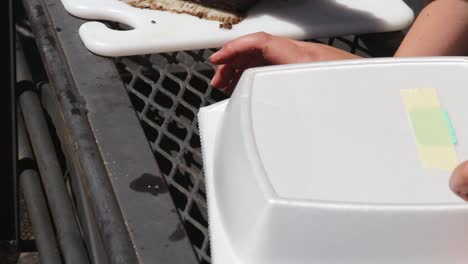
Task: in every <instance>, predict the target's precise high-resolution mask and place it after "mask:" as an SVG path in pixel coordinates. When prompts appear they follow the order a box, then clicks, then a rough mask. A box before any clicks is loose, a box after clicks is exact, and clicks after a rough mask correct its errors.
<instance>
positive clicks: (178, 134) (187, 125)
mask: <svg viewBox="0 0 468 264" xmlns="http://www.w3.org/2000/svg"><path fill="white" fill-rule="evenodd" d="M313 41H314V42H321V43H326V44H328V45H333V46H335V47H338V48H341V49H343V50H346V51H350V52H352V53H356V54H358V55H360V56H364V57H369V56H370V55H371V54H370V52H369V51H368V50H367V49H366V48H365V46H364V44H363V43H362V42H361V40H360V39H359V38H358V37H355V36H350V37H340V38H331V39H325V40H313ZM215 51H216V50H214V49H206V50H196V51H181V52H173V53H164V54H153V55H147V56H132V57H124V58H118V59H117V60H116V64H117V68H118V70H119V72H120V74H121V78H122V80H123V82H124V83H125V86H126V88H127V91H128V93H129V96H130V99H131V101H132V104H133V107H134V108H135V110H136V112H137V114H138V116H139V118H140V121H141V125H142V127H143V129H144V131H145V134H146V137H147V139H148V141H149V142H150V144H151V147H152V149H153V152H154V154H155V157H156V160H157V163H158V165H159V167H160V169H161V172H162V173H163V175H164V176H165V178H166V181H167V183H168V185H169V188H170V193H171V195H172V198H173V199H174V202H175V204H176V207H177V209H178V210H179V213H180V216H181V218H182V220H183V223H184V226H185V229H186V231H187V234H188V236H189V238H190V241H191V242H192V245H193V247H194V249H195V252H196V253H197V256H198V259H199V261H200V263H210V262H211V260H210V245H209V236H208V221H207V204H206V193H205V182H204V177H203V166H202V164H203V163H202V155H201V151H200V136H199V132H198V126H197V113H198V110H199V109H200V107H203V106H206V105H210V104H212V103H215V102H218V101H221V100H224V99H226V98H227V96H226V95H225V94H224V93H223V92H221V91H219V90H217V89H213V88H212V87H211V86H210V85H209V83H210V80H211V78H212V76H213V74H214V69H215V66H214V65H212V64H211V63H210V62H209V61H208V58H209V56H210V55H211V54H212V53H214V52H215Z"/></svg>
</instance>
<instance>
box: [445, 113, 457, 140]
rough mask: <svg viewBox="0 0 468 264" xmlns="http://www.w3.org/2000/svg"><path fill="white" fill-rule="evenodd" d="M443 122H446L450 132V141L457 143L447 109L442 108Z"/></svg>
mask: <svg viewBox="0 0 468 264" xmlns="http://www.w3.org/2000/svg"><path fill="white" fill-rule="evenodd" d="M443 113H444V118H445V123H446V124H447V128H448V129H449V132H450V138H451V139H452V143H453V144H454V145H456V144H457V143H458V141H457V136H455V129H453V126H452V122H450V117H449V114H448V112H447V110H443Z"/></svg>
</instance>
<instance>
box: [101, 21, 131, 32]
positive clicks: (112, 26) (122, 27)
mask: <svg viewBox="0 0 468 264" xmlns="http://www.w3.org/2000/svg"><path fill="white" fill-rule="evenodd" d="M100 22H102V23H103V24H104V25H106V26H107V27H108V28H110V29H113V30H117V31H128V30H133V29H134V28H133V27H131V26H129V25H127V24H123V23H119V22H114V21H100Z"/></svg>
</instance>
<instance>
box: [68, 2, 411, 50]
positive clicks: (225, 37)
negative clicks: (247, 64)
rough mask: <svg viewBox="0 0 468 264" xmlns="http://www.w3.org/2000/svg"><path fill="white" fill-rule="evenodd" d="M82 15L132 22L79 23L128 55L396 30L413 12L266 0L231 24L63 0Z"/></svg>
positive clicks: (399, 7) (88, 36) (99, 45)
mask: <svg viewBox="0 0 468 264" xmlns="http://www.w3.org/2000/svg"><path fill="white" fill-rule="evenodd" d="M62 3H63V5H64V6H65V9H66V10H67V11H68V12H69V13H71V14H72V15H74V16H77V17H81V18H85V19H96V20H109V21H116V22H120V23H123V24H127V25H129V26H131V27H132V28H134V29H133V30H128V31H117V30H112V29H109V28H108V27H106V26H105V25H104V24H102V23H100V22H88V23H85V24H83V25H82V26H81V28H80V36H81V39H82V40H83V42H84V44H85V45H86V47H87V48H88V49H89V50H90V51H91V52H94V53H96V54H99V55H104V56H127V55H137V54H149V53H158V52H170V51H178V50H190V49H202V48H216V47H221V46H222V45H223V44H224V43H226V42H227V41H229V40H232V39H235V38H237V37H239V36H242V35H245V34H249V33H254V32H258V31H265V32H268V33H271V34H274V35H279V36H285V37H290V38H295V39H308V38H319V37H331V36H339V35H348V34H361V33H373V32H385V31H394V30H400V29H403V28H405V27H407V26H409V25H410V23H411V22H412V21H413V17H414V14H413V12H412V11H411V9H410V8H409V7H408V6H407V5H406V4H405V3H404V2H403V1H402V0H383V1H378V0H264V1H263V2H261V3H260V4H258V5H257V6H255V7H254V8H253V9H252V10H251V11H250V13H249V15H248V17H247V18H246V19H245V20H244V21H242V22H241V23H239V24H237V25H235V26H234V27H233V29H231V30H226V29H221V28H219V24H220V23H219V22H217V21H208V20H204V19H199V18H197V17H194V16H190V15H186V14H175V13H170V12H163V11H156V10H142V9H138V8H134V7H131V6H129V5H127V4H126V3H123V2H121V1H119V0H62Z"/></svg>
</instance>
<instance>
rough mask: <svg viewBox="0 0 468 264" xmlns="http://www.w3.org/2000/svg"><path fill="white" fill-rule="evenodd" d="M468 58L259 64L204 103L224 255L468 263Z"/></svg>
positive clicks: (246, 260)
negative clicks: (467, 198) (466, 183)
mask: <svg viewBox="0 0 468 264" xmlns="http://www.w3.org/2000/svg"><path fill="white" fill-rule="evenodd" d="M467 98H468V60H467V59H466V58H456V57H452V58H437V57H434V58H413V59H402V58H398V59H396V58H389V59H364V60H352V61H343V62H328V63H311V64H301V65H285V66H274V67H263V68H256V69H251V70H248V71H246V72H245V73H244V74H243V76H242V78H241V80H240V82H239V84H238V86H237V87H236V90H235V92H234V94H233V96H232V97H231V99H229V100H228V101H224V102H221V103H218V104H216V105H213V106H210V107H206V108H202V109H201V111H200V114H199V120H200V128H201V136H202V143H203V152H204V162H205V174H206V180H207V189H208V190H207V191H208V204H209V216H210V230H211V238H212V256H213V263H214V264H220V263H223V264H263V263H265V264H266V263H268V264H276V263H278V264H279V263H290V264H296V263H297V264H305V263H321V264H341V263H356V264H357V263H359V264H366V263H369V264H370V263H372V264H375V263H380V264H385V263H388V264H395V263H408V264H410V263H411V264H414V263H424V264H431V263H434V264H435V263H437V264H440V263H451V264H457V263H466V261H468V243H467V242H468V205H466V204H465V202H464V201H462V200H461V199H460V198H458V197H457V196H456V195H455V194H453V193H452V192H451V190H450V188H449V185H448V181H449V177H450V175H451V170H452V169H453V168H454V167H455V166H456V165H457V164H458V162H461V161H463V160H467V159H468V117H467V113H468V103H467Z"/></svg>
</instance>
